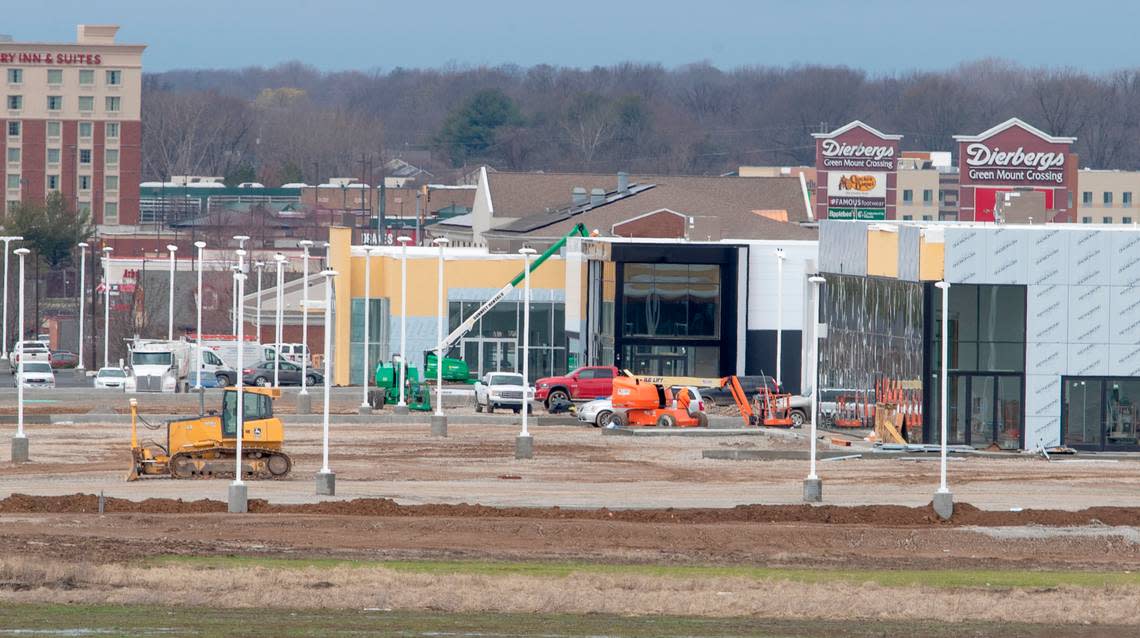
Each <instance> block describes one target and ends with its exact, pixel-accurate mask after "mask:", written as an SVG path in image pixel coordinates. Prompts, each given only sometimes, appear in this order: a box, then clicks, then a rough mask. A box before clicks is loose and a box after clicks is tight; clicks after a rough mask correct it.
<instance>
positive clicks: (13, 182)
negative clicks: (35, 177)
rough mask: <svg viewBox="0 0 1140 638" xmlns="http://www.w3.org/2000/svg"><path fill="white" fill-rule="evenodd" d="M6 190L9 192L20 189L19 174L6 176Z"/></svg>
mask: <svg viewBox="0 0 1140 638" xmlns="http://www.w3.org/2000/svg"><path fill="white" fill-rule="evenodd" d="M8 188H9V189H11V190H19V188H20V176H19V174H10V175H8Z"/></svg>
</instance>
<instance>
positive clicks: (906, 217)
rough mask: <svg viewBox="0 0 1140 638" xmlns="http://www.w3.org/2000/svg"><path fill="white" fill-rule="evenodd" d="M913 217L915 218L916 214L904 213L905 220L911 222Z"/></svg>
mask: <svg viewBox="0 0 1140 638" xmlns="http://www.w3.org/2000/svg"><path fill="white" fill-rule="evenodd" d="M912 219H914V215H903V221H904V222H909V221H910V220H912Z"/></svg>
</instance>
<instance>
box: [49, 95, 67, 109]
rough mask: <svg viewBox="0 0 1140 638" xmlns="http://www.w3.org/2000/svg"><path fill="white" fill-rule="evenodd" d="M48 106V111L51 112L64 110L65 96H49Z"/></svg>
mask: <svg viewBox="0 0 1140 638" xmlns="http://www.w3.org/2000/svg"><path fill="white" fill-rule="evenodd" d="M47 104H48V110H49V111H58V110H60V109H62V108H63V96H62V95H49V96H48V100H47Z"/></svg>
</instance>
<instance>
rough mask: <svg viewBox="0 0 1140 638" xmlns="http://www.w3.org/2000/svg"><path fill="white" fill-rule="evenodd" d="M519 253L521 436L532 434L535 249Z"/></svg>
mask: <svg viewBox="0 0 1140 638" xmlns="http://www.w3.org/2000/svg"><path fill="white" fill-rule="evenodd" d="M519 254H520V255H522V256H523V334H522V337H523V338H522V355H521V356H522V377H523V410H522V432H520V433H519V436H530V430H528V429H527V419H528V417H529V416H530V256H531V255H533V254H534V249H533V248H522V249H520V250H519Z"/></svg>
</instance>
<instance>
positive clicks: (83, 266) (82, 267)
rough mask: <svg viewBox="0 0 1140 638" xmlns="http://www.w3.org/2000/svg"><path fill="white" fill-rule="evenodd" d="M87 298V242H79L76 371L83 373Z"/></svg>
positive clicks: (84, 368)
mask: <svg viewBox="0 0 1140 638" xmlns="http://www.w3.org/2000/svg"><path fill="white" fill-rule="evenodd" d="M86 298H87V242H85V241H81V242H79V365H78V366H77V369H78V370H79V371H80V372H83V371H84V370H86V369H87V366H85V365H83V321H84V314H83V313H84V306H85V305H86V304H85V302H86Z"/></svg>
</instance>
